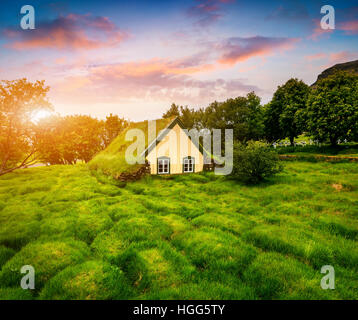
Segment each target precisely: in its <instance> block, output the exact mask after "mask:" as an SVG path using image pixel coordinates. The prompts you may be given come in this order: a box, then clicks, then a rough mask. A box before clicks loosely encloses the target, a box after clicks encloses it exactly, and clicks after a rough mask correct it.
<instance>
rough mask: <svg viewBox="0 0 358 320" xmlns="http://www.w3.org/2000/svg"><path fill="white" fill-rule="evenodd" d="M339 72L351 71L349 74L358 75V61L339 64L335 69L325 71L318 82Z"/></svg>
mask: <svg viewBox="0 0 358 320" xmlns="http://www.w3.org/2000/svg"><path fill="white" fill-rule="evenodd" d="M337 70H341V71H349V72H354V73H356V74H358V60H355V61H349V62H345V63H338V64H336V65H334V66H333V67H330V68H328V69H326V70H324V71H323V72H322V73H321V74H319V75H318V77H317V81H318V80H320V79H324V78H327V77H328V76H330V75H332V74H333V73H334V72H335V71H337ZM317 81H316V82H315V83H314V84H313V85H312V86H314V85H315V84H316V83H317Z"/></svg>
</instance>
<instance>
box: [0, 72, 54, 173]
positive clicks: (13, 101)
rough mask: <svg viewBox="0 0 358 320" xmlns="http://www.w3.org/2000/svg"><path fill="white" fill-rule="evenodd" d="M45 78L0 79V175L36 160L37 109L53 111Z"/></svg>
mask: <svg viewBox="0 0 358 320" xmlns="http://www.w3.org/2000/svg"><path fill="white" fill-rule="evenodd" d="M48 91H49V87H46V86H45V84H44V81H36V82H29V81H27V79H25V78H24V79H18V80H13V81H0V175H3V174H6V173H9V172H12V171H14V170H16V169H19V168H22V167H24V166H27V165H31V164H33V163H34V162H35V161H36V154H37V151H38V150H37V148H36V146H37V145H36V141H35V138H36V134H35V124H34V123H33V122H32V121H31V118H32V116H33V114H34V112H36V111H37V110H39V109H48V110H52V106H51V104H50V103H49V101H48V100H47V93H48Z"/></svg>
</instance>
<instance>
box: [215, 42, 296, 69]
mask: <svg viewBox="0 0 358 320" xmlns="http://www.w3.org/2000/svg"><path fill="white" fill-rule="evenodd" d="M298 40H299V39H297V38H270V37H261V36H255V37H249V38H240V37H236V38H229V39H228V40H226V41H225V42H224V43H222V44H220V45H218V49H219V50H220V51H221V52H222V55H221V57H220V58H219V60H218V61H219V62H220V63H223V64H229V65H233V64H235V63H237V62H242V61H245V60H248V59H249V58H251V57H257V56H266V55H270V54H272V53H273V52H274V51H277V50H288V49H291V48H292V47H293V45H294V44H295V43H296V42H297V41H298Z"/></svg>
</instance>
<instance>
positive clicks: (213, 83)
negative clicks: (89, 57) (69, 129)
mask: <svg viewBox="0 0 358 320" xmlns="http://www.w3.org/2000/svg"><path fill="white" fill-rule="evenodd" d="M197 59H198V58H197V57H192V58H186V59H179V60H166V59H151V60H147V61H139V62H138V61H136V62H129V63H117V64H108V65H98V66H91V67H89V68H88V69H87V74H86V75H81V76H74V77H67V78H65V79H63V81H61V83H58V84H57V86H56V88H55V90H56V92H57V97H59V98H60V100H61V101H65V100H66V99H68V98H69V97H71V101H70V102H71V103H74V102H76V100H77V99H78V102H81V103H83V102H85V101H88V103H89V104H93V103H96V102H97V103H100V102H102V103H123V101H127V100H131V99H132V100H133V99H135V100H145V101H168V102H169V101H177V102H178V103H188V102H189V101H190V103H192V104H198V105H202V104H205V103H207V102H210V101H212V100H215V99H220V98H222V99H224V98H228V97H232V96H235V95H240V94H246V93H248V92H250V91H256V92H260V91H261V90H260V89H259V88H258V87H256V86H253V85H249V84H245V80H244V79H227V80H223V79H221V78H215V79H205V80H200V79H198V78H196V77H195V75H194V74H196V73H200V72H202V71H206V70H207V68H209V69H210V68H211V66H210V65H206V64H200V63H199V64H198V65H195V66H194V64H195V62H196V61H197ZM74 93H75V94H74Z"/></svg>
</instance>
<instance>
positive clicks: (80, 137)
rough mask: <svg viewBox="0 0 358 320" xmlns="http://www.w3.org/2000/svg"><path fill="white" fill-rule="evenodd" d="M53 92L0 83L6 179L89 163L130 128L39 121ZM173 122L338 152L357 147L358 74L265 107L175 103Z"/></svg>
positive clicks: (277, 97) (288, 88) (85, 119)
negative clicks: (38, 165) (28, 170)
mask: <svg viewBox="0 0 358 320" xmlns="http://www.w3.org/2000/svg"><path fill="white" fill-rule="evenodd" d="M48 91H49V87H46V86H45V84H44V81H36V82H29V81H27V80H26V79H19V80H13V81H0V175H3V174H5V173H8V172H11V171H13V170H15V169H18V168H21V167H24V166H28V165H31V164H33V163H35V162H39V161H41V162H47V163H50V164H74V163H76V162H77V161H84V162H88V161H89V160H91V159H92V157H93V156H94V155H95V154H96V153H97V152H99V151H100V150H103V149H104V148H106V147H107V146H108V144H109V143H110V142H111V141H112V140H113V139H114V138H115V137H116V136H117V135H118V134H119V132H121V131H122V130H123V129H124V128H126V127H127V125H128V122H127V121H126V120H124V119H123V118H120V117H118V116H117V115H112V114H110V115H109V116H108V117H107V118H106V120H98V119H95V118H92V117H90V116H83V115H75V116H67V117H60V116H52V117H49V118H45V119H42V120H41V121H39V122H37V123H34V121H33V114H34V112H36V111H37V110H39V109H44V110H53V107H52V105H51V104H50V103H49V101H48V99H47V93H48ZM172 116H178V117H180V119H181V120H182V122H183V123H184V125H185V126H186V127H187V128H188V129H191V128H196V129H203V128H207V129H233V130H234V139H235V141H237V142H241V143H247V142H248V141H251V140H262V141H267V142H269V143H273V142H276V141H279V140H282V139H285V138H289V140H290V142H291V144H292V145H293V144H294V139H295V138H296V137H298V135H300V134H302V133H306V134H308V135H310V136H311V137H312V138H313V139H315V140H317V141H319V142H321V143H327V142H328V143H329V144H330V145H331V146H333V147H334V146H336V145H337V143H338V141H339V140H341V141H343V140H345V139H347V140H348V141H358V76H357V75H355V74H353V73H348V72H343V71H337V72H336V73H334V74H332V75H330V76H328V77H327V78H324V79H321V80H319V81H318V82H317V83H315V85H314V86H313V87H309V86H308V85H307V84H305V83H304V82H303V81H302V80H298V79H290V80H288V81H287V82H286V83H285V84H284V85H282V86H279V87H278V89H277V90H276V92H275V93H274V95H273V98H272V100H271V101H270V102H269V103H268V104H266V105H261V99H260V97H258V96H257V95H256V94H255V93H254V92H251V93H249V94H247V95H246V96H244V97H236V98H232V99H227V100H226V101H224V102H217V101H214V102H212V103H211V104H210V105H209V106H207V107H206V108H200V109H194V108H189V107H188V106H185V107H183V106H179V105H177V104H174V103H173V104H172V105H171V107H170V108H169V110H168V111H167V112H165V113H164V114H163V117H164V118H166V117H172Z"/></svg>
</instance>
